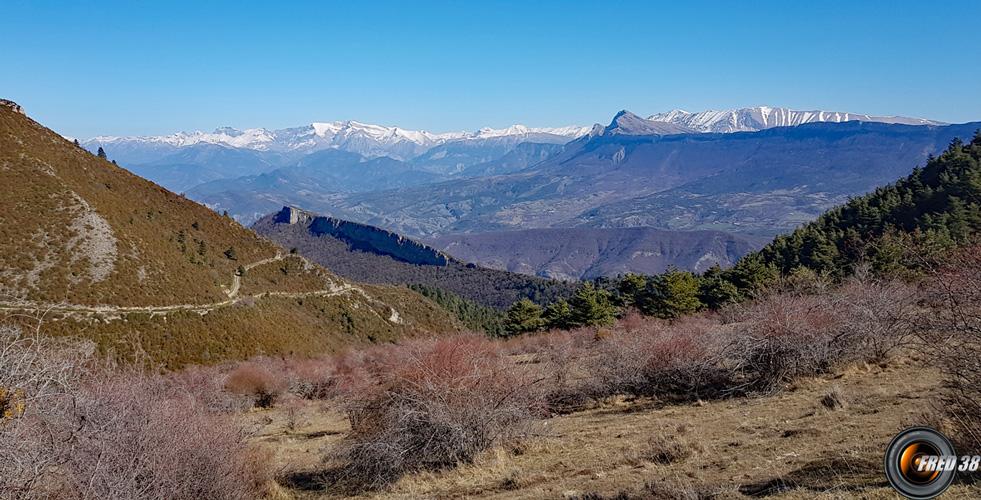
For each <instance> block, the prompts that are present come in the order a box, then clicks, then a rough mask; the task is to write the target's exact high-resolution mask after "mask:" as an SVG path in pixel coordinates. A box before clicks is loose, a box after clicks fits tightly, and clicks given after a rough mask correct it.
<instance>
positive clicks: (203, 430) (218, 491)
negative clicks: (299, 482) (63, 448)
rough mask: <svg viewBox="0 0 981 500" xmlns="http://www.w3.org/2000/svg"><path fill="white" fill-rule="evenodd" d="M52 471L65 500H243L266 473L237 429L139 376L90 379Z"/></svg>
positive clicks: (190, 399)
mask: <svg viewBox="0 0 981 500" xmlns="http://www.w3.org/2000/svg"><path fill="white" fill-rule="evenodd" d="M77 401H78V406H77V408H76V410H75V412H73V414H72V415H71V420H70V423H71V425H73V426H74V427H75V429H76V430H75V431H74V432H73V435H72V438H71V447H70V448H69V449H68V450H67V452H66V453H65V456H64V459H63V462H62V463H61V464H60V466H59V469H60V470H61V471H62V472H63V476H64V478H65V481H64V489H63V491H60V492H59V493H60V496H63V497H68V498H186V499H192V498H248V497H252V496H256V495H257V494H258V493H259V491H260V490H261V488H262V487H263V486H264V483H265V481H266V480H268V476H267V475H266V473H265V471H264V466H263V464H262V460H261V458H260V457H256V456H255V455H253V452H251V451H250V450H249V448H248V447H247V445H246V442H245V436H244V434H243V433H242V431H241V430H240V429H239V428H238V427H237V426H235V425H233V424H232V423H231V422H230V421H229V420H228V419H226V418H223V417H222V416H221V415H217V414H214V413H212V412H210V411H209V410H208V409H207V408H206V407H204V406H203V405H201V404H200V403H199V402H198V401H197V400H196V399H195V398H194V397H193V396H192V395H188V394H182V393H174V392H172V391H169V390H167V384H165V383H163V382H162V381H161V380H160V379H159V378H158V377H150V376H145V375H142V374H139V373H134V372H130V373H124V374H113V375H108V376H106V377H104V378H100V379H97V380H93V381H90V382H89V383H87V384H86V386H85V387H84V389H83V390H82V391H81V392H80V393H79V397H78V399H77Z"/></svg>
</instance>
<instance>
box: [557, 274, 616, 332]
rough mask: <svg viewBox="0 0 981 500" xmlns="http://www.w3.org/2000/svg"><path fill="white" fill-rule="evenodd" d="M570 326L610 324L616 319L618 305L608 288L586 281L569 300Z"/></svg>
mask: <svg viewBox="0 0 981 500" xmlns="http://www.w3.org/2000/svg"><path fill="white" fill-rule="evenodd" d="M569 307H570V308H571V309H572V311H571V313H570V315H569V325H570V326H593V325H610V324H613V322H614V321H616V313H617V310H616V307H615V306H614V305H613V303H612V302H611V300H610V294H609V292H607V291H606V290H600V289H597V288H596V287H595V286H593V284H592V283H589V282H587V283H584V284H583V285H582V286H580V287H579V289H578V290H576V293H575V295H573V296H572V299H571V300H569Z"/></svg>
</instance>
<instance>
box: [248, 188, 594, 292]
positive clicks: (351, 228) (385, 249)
mask: <svg viewBox="0 0 981 500" xmlns="http://www.w3.org/2000/svg"><path fill="white" fill-rule="evenodd" d="M290 221H293V222H292V223H291V222H290ZM252 229H253V230H255V231H256V232H257V233H259V234H260V235H262V236H265V237H266V238H269V239H270V240H272V241H274V242H275V243H278V244H279V245H281V246H282V247H283V248H289V249H294V248H295V249H296V251H297V252H299V253H300V254H301V255H303V256H304V257H306V258H308V259H310V260H312V261H314V262H316V263H318V264H321V265H323V266H325V267H327V268H328V269H330V270H331V271H333V272H335V273H337V274H339V275H341V276H343V277H345V278H349V279H353V280H357V281H360V282H365V283H377V284H387V285H425V286H427V287H429V288H438V289H441V290H445V291H448V292H452V293H453V294H456V295H459V296H460V297H463V298H466V299H468V300H471V301H474V302H476V303H478V304H481V305H484V306H488V307H494V308H497V309H506V308H507V307H509V306H510V305H511V304H513V303H514V302H515V301H517V300H521V299H526V298H527V299H532V300H534V301H536V302H539V303H549V302H554V301H555V300H558V299H560V298H568V297H569V296H570V295H572V293H573V292H574V291H575V286H574V285H571V284H569V283H563V282H557V281H551V280H546V279H543V278H539V277H535V276H526V275H523V274H516V273H510V272H507V271H500V270H496V269H486V268H483V267H480V266H475V265H473V264H464V263H463V262H460V261H459V260H456V259H454V258H452V257H450V256H448V255H447V254H444V253H442V252H440V251H438V250H435V249H434V248H432V247H429V246H426V245H424V244H422V243H417V242H415V241H412V240H411V239H409V238H405V237H402V236H399V235H398V234H395V233H391V232H389V231H385V230H383V229H380V228H376V227H372V226H367V225H363V224H357V223H353V222H347V221H343V220H340V219H335V218H332V217H322V216H319V215H316V214H313V213H310V212H305V211H302V210H299V209H296V208H291V207H285V208H283V209H282V210H279V211H278V212H275V213H272V214H270V215H267V216H265V217H263V218H261V219H259V220H258V221H257V222H256V223H255V224H254V225H253V226H252Z"/></svg>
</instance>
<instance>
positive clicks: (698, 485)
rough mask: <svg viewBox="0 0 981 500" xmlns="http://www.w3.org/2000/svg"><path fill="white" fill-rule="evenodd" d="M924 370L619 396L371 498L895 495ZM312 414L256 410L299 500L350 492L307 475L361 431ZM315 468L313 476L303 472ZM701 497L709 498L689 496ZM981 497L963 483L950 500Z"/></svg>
mask: <svg viewBox="0 0 981 500" xmlns="http://www.w3.org/2000/svg"><path fill="white" fill-rule="evenodd" d="M919 363H920V361H919V360H901V361H899V362H894V363H892V364H890V365H887V366H886V367H885V368H883V367H879V366H876V365H873V366H859V367H855V368H850V369H847V370H846V371H845V372H844V373H843V374H842V375H841V376H831V375H829V376H826V377H820V378H815V379H809V380H804V381H801V382H799V383H798V384H797V386H796V389H795V390H794V391H792V392H785V393H781V394H777V395H773V396H766V397H759V398H740V399H731V400H721V401H711V402H705V403H685V404H667V405H665V404H659V403H657V402H655V401H652V400H649V399H644V398H641V399H637V400H632V401H631V400H625V399H614V400H609V401H608V402H606V403H604V404H602V405H601V406H599V407H597V408H594V409H590V410H585V411H580V412H576V413H572V414H568V415H561V416H557V417H553V418H550V419H547V420H546V421H545V422H544V424H545V425H544V429H545V430H544V431H543V435H544V437H542V438H540V439H536V440H533V441H531V442H528V443H527V444H526V445H525V446H523V447H521V448H519V449H514V448H509V447H495V448H491V449H489V450H487V451H485V452H482V453H480V454H478V455H477V456H476V457H474V461H473V463H472V464H464V465H460V466H459V467H456V468H453V469H449V470H445V471H436V472H417V473H413V474H410V475H408V476H405V477H403V478H402V479H400V480H398V481H397V482H396V483H395V484H394V485H393V486H392V487H391V488H389V489H385V490H382V491H378V492H374V493H366V494H364V496H370V497H378V498H434V497H440V498H446V497H470V496H481V497H487V498H562V497H573V496H576V495H578V496H580V497H582V496H584V495H598V496H592V497H587V498H616V497H617V495H619V494H621V493H624V494H627V495H628V496H627V498H651V497H655V498H660V497H658V496H657V495H661V494H665V495H668V496H667V497H666V498H704V497H705V496H707V495H720V494H721V495H722V496H721V498H733V497H741V496H744V495H748V494H752V493H754V492H757V491H758V492H766V493H765V494H767V495H775V496H778V497H781V498H784V497H787V498H809V497H813V496H816V495H819V496H820V495H824V496H827V497H828V498H842V497H854V498H893V495H894V494H893V493H892V490H891V489H890V488H889V487H888V485H886V484H885V483H884V478H883V476H882V473H881V470H880V466H879V462H880V461H881V457H882V453H883V450H884V449H885V445H886V444H887V443H888V441H889V439H891V438H892V436H893V435H894V434H895V433H896V432H897V431H898V429H899V428H900V427H901V426H902V425H904V424H905V422H907V421H909V419H910V418H915V413H916V412H917V411H918V409H919V408H921V407H922V406H923V405H925V404H926V403H927V401H929V398H930V396H931V394H932V393H933V391H935V390H936V389H937V386H938V384H939V381H937V380H935V379H930V378H928V377H909V376H908V374H909V371H910V370H912V369H915V368H916V367H917V366H919ZM836 386H837V387H840V388H841V390H842V391H846V392H847V394H849V395H850V396H851V400H852V401H853V403H851V404H849V405H848V406H847V407H845V408H843V409H840V410H837V411H833V412H830V411H825V410H824V407H823V406H822V404H821V403H820V399H821V398H822V397H823V396H824V395H826V394H827V393H828V392H829V391H831V390H832V388H833V387H836ZM303 411H304V413H303V415H304V420H306V426H304V427H302V428H301V429H299V430H298V431H297V432H295V433H289V432H288V431H287V430H286V428H285V422H286V415H285V412H284V411H283V410H280V409H274V410H269V411H264V412H261V413H257V414H253V415H251V416H250V418H251V419H253V420H258V419H261V418H263V417H266V416H268V417H270V418H271V421H272V422H271V423H270V424H268V425H266V426H264V427H263V429H262V430H261V431H260V432H259V435H258V436H257V437H256V440H257V441H258V442H262V443H265V444H266V445H267V446H269V447H270V448H271V449H274V450H276V459H275V460H276V464H278V465H281V466H286V467H287V468H288V470H291V471H293V473H296V475H294V476H291V475H290V474H289V473H287V474H286V475H285V476H284V477H292V479H293V480H294V482H292V483H290V484H291V485H292V486H293V488H292V489H290V490H289V491H290V492H291V493H292V494H295V495H297V496H299V497H306V496H321V495H325V496H335V495H338V493H337V492H334V493H332V491H333V490H331V489H329V488H326V489H325V486H324V484H323V483H318V482H313V483H312V484H311V483H303V482H302V481H296V480H297V478H302V477H309V473H310V472H311V471H317V470H319V464H318V455H317V450H319V449H320V448H322V447H327V448H328V449H330V448H333V447H335V446H338V445H339V443H340V442H341V440H342V439H343V436H344V435H345V433H346V432H347V431H348V429H349V428H348V426H347V424H346V422H345V419H344V417H343V415H342V414H341V413H339V412H337V411H336V410H333V411H328V412H326V413H323V412H321V411H320V410H318V409H317V408H316V407H314V406H308V407H306V408H305V409H304V410H303ZM679 426H683V427H681V428H680V429H679ZM665 429H669V430H670V432H667V434H668V435H669V438H668V439H667V440H659V441H658V442H659V443H668V445H667V448H668V449H669V450H670V451H672V455H675V456H677V457H681V456H684V458H676V459H674V460H673V461H670V462H669V463H666V464H664V463H658V462H657V461H655V460H643V459H639V457H644V456H655V455H660V454H661V453H660V452H661V451H663V450H658V449H657V448H655V447H654V446H652V438H653V437H655V436H663V435H665V433H666V431H665ZM672 442H673V443H672ZM678 443H683V444H678ZM652 450H653V451H657V453H654V455H652ZM676 450H687V451H678V452H677V453H674V452H675V451H676ZM664 461H667V460H664ZM304 471H306V472H307V473H308V475H307V476H303V475H302V474H299V473H300V472H304ZM284 482H286V481H285V480H284ZM740 488H741V490H740ZM669 493H670V495H669ZM692 493H695V494H697V495H700V496H686V495H689V494H692ZM978 493H979V492H978V491H977V490H974V489H970V488H968V487H965V486H955V488H953V489H952V490H951V492H950V497H951V498H958V497H962V498H969V497H971V496H972V495H977V494H978Z"/></svg>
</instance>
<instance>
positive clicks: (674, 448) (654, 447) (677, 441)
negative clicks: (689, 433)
mask: <svg viewBox="0 0 981 500" xmlns="http://www.w3.org/2000/svg"><path fill="white" fill-rule="evenodd" d="M695 451H696V447H695V446H694V445H693V444H692V443H691V442H690V441H688V440H687V439H684V438H681V437H678V436H672V435H670V434H666V433H658V434H656V435H654V436H651V437H650V439H648V440H647V447H646V448H645V449H644V452H643V454H642V456H641V458H643V459H644V460H647V461H649V462H653V463H656V464H660V465H668V464H672V463H675V462H681V461H683V460H685V459H687V458H688V457H690V456H692V455H693V454H694V453H695Z"/></svg>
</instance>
